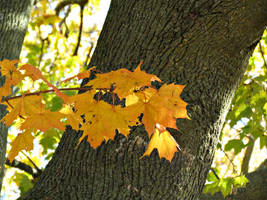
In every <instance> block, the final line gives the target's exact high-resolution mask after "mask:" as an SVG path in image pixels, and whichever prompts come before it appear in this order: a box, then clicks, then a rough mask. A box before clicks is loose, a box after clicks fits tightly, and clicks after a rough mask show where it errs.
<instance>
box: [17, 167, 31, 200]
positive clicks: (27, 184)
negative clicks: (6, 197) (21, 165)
mask: <svg viewBox="0 0 267 200" xmlns="http://www.w3.org/2000/svg"><path fill="white" fill-rule="evenodd" d="M13 180H14V182H15V183H16V185H17V186H18V187H19V190H20V192H21V195H22V194H24V193H25V192H27V191H28V190H29V189H31V188H32V186H33V184H32V182H31V180H30V179H29V177H28V176H27V175H25V174H21V173H18V172H15V175H14V177H13Z"/></svg>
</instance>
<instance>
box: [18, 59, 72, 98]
mask: <svg viewBox="0 0 267 200" xmlns="http://www.w3.org/2000/svg"><path fill="white" fill-rule="evenodd" d="M20 70H25V71H26V73H25V76H29V77H31V78H32V80H33V81H36V80H38V79H42V80H43V81H44V82H46V84H47V85H48V86H49V87H51V88H53V89H54V91H55V93H56V95H57V96H58V97H60V98H62V99H63V100H64V102H67V101H68V96H67V95H65V94H63V93H62V92H61V91H60V90H59V89H58V88H57V87H55V86H54V85H53V84H51V83H50V82H49V81H48V80H47V79H46V78H45V77H44V76H43V74H42V72H41V71H40V70H39V69H38V68H36V67H34V66H32V65H30V64H25V65H22V66H21V67H20Z"/></svg>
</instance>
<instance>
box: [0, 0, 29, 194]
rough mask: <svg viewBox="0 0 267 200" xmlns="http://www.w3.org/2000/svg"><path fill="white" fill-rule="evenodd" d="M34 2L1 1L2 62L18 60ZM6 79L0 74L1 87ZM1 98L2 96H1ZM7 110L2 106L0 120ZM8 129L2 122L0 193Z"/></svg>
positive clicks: (0, 41) (0, 131)
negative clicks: (4, 60)
mask: <svg viewBox="0 0 267 200" xmlns="http://www.w3.org/2000/svg"><path fill="white" fill-rule="evenodd" d="M32 3H33V0H24V1H21V0H1V1H0V60H3V59H9V60H13V59H18V58H19V54H20V50H21V47H22V44H23V40H24V36H25V33H26V30H27V25H28V21H29V17H30V11H31V7H32ZM3 83H4V77H2V76H1V74H0V86H2V85H3ZM0 96H1V95H0ZM5 113H6V109H5V107H4V106H3V105H1V104H0V119H2V117H3V116H4V114H5ZM6 142H7V128H6V127H5V126H4V125H3V124H2V123H1V122H0V191H1V187H2V179H3V176H4V163H5V160H6V158H5V154H6Z"/></svg>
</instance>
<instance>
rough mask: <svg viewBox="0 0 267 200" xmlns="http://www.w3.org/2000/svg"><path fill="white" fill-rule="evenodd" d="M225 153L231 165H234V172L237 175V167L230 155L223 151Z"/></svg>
mask: <svg viewBox="0 0 267 200" xmlns="http://www.w3.org/2000/svg"><path fill="white" fill-rule="evenodd" d="M223 153H224V155H225V156H226V158H227V159H228V160H229V161H230V163H231V165H232V167H233V172H234V173H235V174H237V171H236V166H235V164H234V162H233V160H232V159H231V158H230V157H229V156H228V154H227V153H226V152H225V151H223Z"/></svg>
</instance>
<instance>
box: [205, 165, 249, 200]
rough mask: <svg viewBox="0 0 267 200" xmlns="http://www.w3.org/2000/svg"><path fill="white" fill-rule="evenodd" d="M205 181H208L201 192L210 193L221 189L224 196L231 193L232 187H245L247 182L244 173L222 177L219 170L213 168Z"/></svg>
mask: <svg viewBox="0 0 267 200" xmlns="http://www.w3.org/2000/svg"><path fill="white" fill-rule="evenodd" d="M207 181H208V182H210V183H208V184H206V185H205V188H204V190H203V193H204V194H205V193H207V192H209V193H211V194H212V195H213V194H214V193H216V192H219V191H221V193H222V194H223V196H224V197H226V196H227V195H229V194H231V192H232V190H233V188H239V187H245V186H246V184H247V183H248V179H247V178H246V177H245V176H244V175H240V176H236V177H226V178H224V177H222V176H221V175H220V172H219V170H216V171H215V170H214V172H210V174H209V175H208V178H207Z"/></svg>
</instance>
